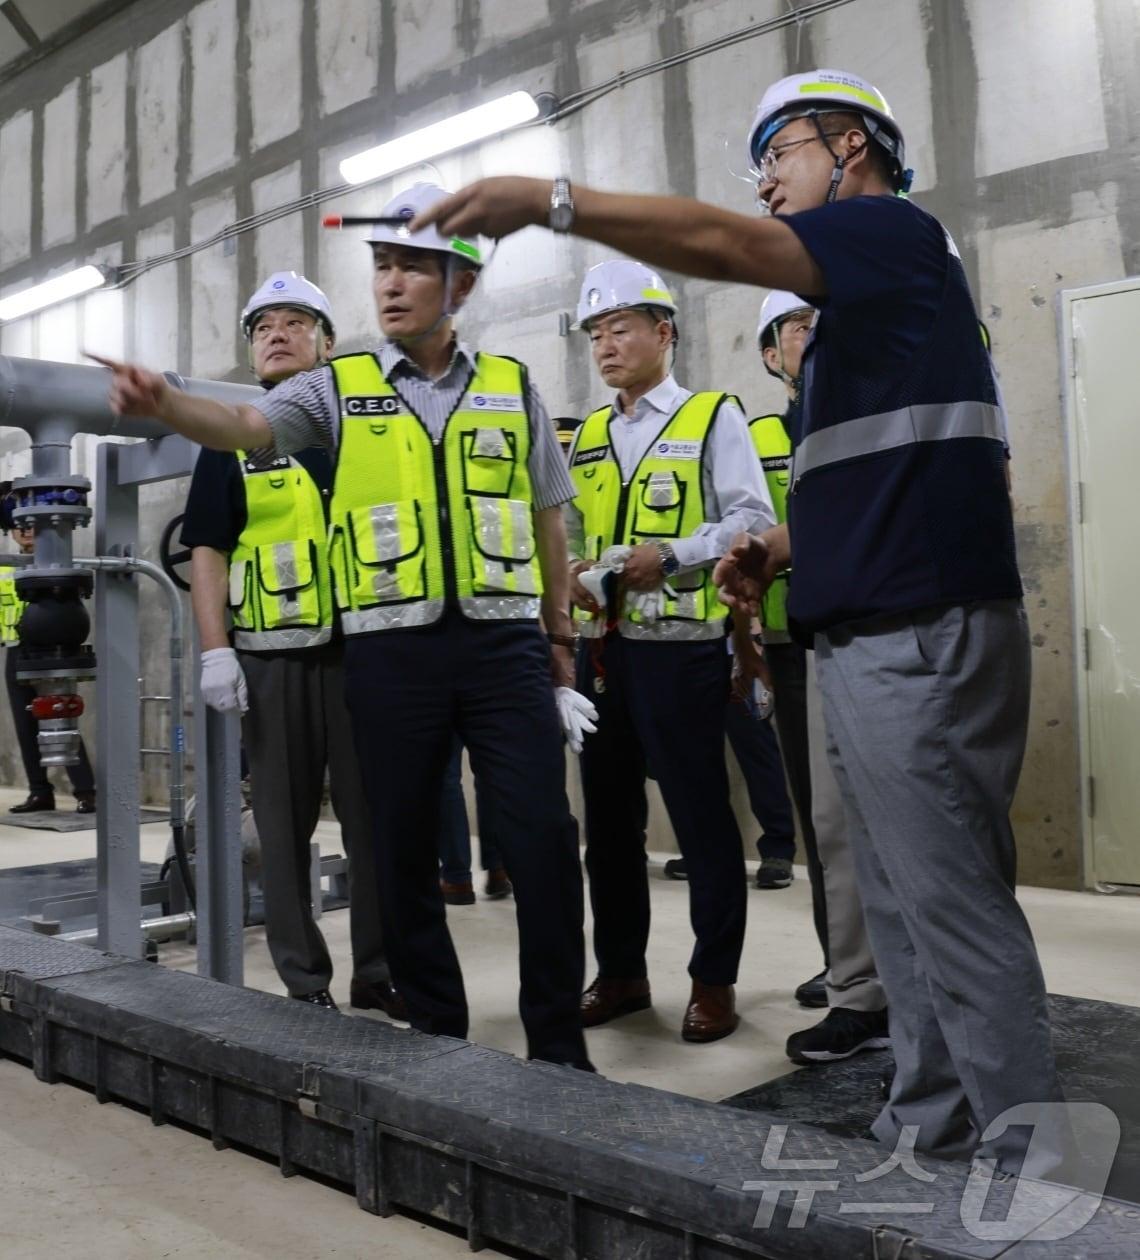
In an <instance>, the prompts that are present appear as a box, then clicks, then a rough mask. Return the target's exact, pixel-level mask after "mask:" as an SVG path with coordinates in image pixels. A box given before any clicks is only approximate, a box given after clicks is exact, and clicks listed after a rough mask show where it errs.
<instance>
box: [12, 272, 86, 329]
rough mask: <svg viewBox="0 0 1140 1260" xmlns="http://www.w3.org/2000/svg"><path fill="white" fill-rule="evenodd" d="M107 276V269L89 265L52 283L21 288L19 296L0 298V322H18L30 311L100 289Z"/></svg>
mask: <svg viewBox="0 0 1140 1260" xmlns="http://www.w3.org/2000/svg"><path fill="white" fill-rule="evenodd" d="M110 277H111V269H110V268H104V267H96V266H94V265H92V264H88V265H87V266H86V267H78V268H76V270H75V271H69V272H67V273H66V274H65V275H62V276H56V277H55V278H54V279H52V280H45V281H43V283H42V284H33V285H32V286H31V288H29V289H21V290H20V292H19V293H12V294H10V295H9V296H8V297H6V298H0V320H5V321H7V320H11V319H19V318H20V317H21V316H23V315H30V314H31V313H32V312H33V311H40V310H43V308H44V307H45V306H53V305H54V304H55V303H56V302H66V301H67V299H68V298H73V297H78V296H79V295H80V294H81V293H89V292H90V291H91V290H92V289H98V288H101V287H102V286H103V285H105V284H106V283H107V281H108V280H109V279H110Z"/></svg>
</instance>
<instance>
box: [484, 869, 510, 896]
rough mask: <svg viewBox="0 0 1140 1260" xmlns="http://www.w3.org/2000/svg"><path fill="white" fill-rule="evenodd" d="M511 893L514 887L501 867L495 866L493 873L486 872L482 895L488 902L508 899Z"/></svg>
mask: <svg viewBox="0 0 1140 1260" xmlns="http://www.w3.org/2000/svg"><path fill="white" fill-rule="evenodd" d="M512 892H514V886H513V885H512V884H511V881H510V879H509V878H508V876H507V872H506V871H505V870H503V868H502V867H501V866H496V867H495V869H494V870H493V871H488V872H487V883H486V884H485V885H484V888H483V895H484V896H485V897H486V898H487V900H488V901H501V900H502V899H503V898H504V897H509V896H510V895H511V893H512Z"/></svg>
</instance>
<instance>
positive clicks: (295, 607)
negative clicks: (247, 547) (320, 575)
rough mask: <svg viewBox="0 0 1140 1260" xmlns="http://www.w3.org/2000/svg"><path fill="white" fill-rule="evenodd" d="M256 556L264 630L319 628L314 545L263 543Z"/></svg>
mask: <svg viewBox="0 0 1140 1260" xmlns="http://www.w3.org/2000/svg"><path fill="white" fill-rule="evenodd" d="M254 554H255V559H256V563H257V580H258V587H259V591H258V594H259V596H260V599H261V620H262V624H263V626H264V628H265V629H266V630H276V629H279V628H280V627H283V626H317V625H320V621H321V609H320V599H319V596H318V591H317V566H316V554H315V547H314V545H313V543H312V541H304V542H280V543H263V544H262V545H260V546H259V547H257V548H256V549H255V553H254Z"/></svg>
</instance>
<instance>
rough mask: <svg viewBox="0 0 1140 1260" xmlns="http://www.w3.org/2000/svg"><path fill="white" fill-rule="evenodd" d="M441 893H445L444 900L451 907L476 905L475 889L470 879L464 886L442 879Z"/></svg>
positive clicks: (440, 882)
mask: <svg viewBox="0 0 1140 1260" xmlns="http://www.w3.org/2000/svg"><path fill="white" fill-rule="evenodd" d="M439 891H440V892H441V893H443V899H444V901H445V902H447V904H448V905H449V906H473V905H474V904H475V889H474V888H473V887H472V885H471V881H470V880H469V879H468V880H465V881H464V882H463V883H462V884H453V883H452V882H451V881H450V880H447V879H441V880H440V881H439Z"/></svg>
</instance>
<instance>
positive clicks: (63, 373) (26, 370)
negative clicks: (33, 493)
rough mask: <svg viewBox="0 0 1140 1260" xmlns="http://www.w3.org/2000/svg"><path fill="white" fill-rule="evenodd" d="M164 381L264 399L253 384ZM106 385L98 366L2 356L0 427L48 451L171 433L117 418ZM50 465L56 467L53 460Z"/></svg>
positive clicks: (224, 396) (240, 399)
mask: <svg viewBox="0 0 1140 1260" xmlns="http://www.w3.org/2000/svg"><path fill="white" fill-rule="evenodd" d="M165 376H166V379H167V380H168V381H170V383H171V384H172V385H174V386H176V387H177V388H178V389H181V390H183V391H184V392H185V393H187V394H195V395H201V396H203V397H206V398H215V399H217V401H218V402H226V403H234V404H238V403H249V402H254V401H256V400H257V399H258V398H260V397H262V391H261V390H260V389H258V388H257V387H256V386H254V385H236V384H233V383H232V382H230V381H204V380H196V379H192V378H191V379H187V378H184V377H181V376H178V375H177V373H174V372H167V373H165ZM108 384H109V377H108V371H107V369H106V368H104V367H97V366H95V365H94V364H91V365H87V364H83V363H49V362H46V361H44V360H42V359H15V358H11V357H9V356H6V355H0V425H7V426H9V427H10V428H13V429H23V430H24V431H25V432H27V433H29V434H31V436H32V439H33V445H34V446H44V447H49V446H67V447H70V445H71V439H72V438H73V437H74V436H75V435H76V434H77V433H94V434H96V435H98V436H101V437H133V438H158V437H165V436H166V434H168V433H169V432H170V429H169V428H168V427H167V426H166V425H164V424H162V423H161V422H160V421H158V420H150V419H147V418H145V417H139V416H117V415H115V413H114V412H113V411H112V410H111V408H110V406H109V405H108V402H107V394H108ZM48 462H49V463H54V461H51V460H50V459H49V460H48ZM37 471H38V470H37ZM45 471H46V470H45ZM64 471H66V469H64Z"/></svg>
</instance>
